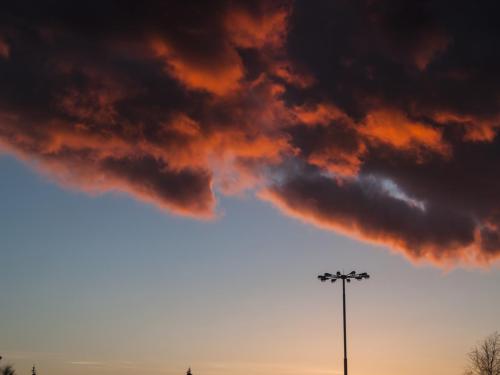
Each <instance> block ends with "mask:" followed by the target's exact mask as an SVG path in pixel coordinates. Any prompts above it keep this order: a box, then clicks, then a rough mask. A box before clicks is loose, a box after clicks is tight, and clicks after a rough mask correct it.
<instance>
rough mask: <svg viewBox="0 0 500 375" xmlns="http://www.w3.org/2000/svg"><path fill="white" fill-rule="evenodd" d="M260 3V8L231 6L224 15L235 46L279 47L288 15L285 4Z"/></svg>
mask: <svg viewBox="0 0 500 375" xmlns="http://www.w3.org/2000/svg"><path fill="white" fill-rule="evenodd" d="M270 4H271V3H262V4H259V5H260V9H257V10H255V9H253V10H250V9H249V8H246V7H245V6H232V7H231V8H230V9H229V11H228V12H227V14H226V16H225V27H226V29H227V31H228V33H229V37H230V39H231V41H232V43H234V44H235V45H236V46H238V47H243V48H257V49H261V48H280V47H282V46H283V44H284V42H285V38H286V33H287V27H288V22H287V18H288V16H289V8H288V7H287V6H282V7H272V6H270Z"/></svg>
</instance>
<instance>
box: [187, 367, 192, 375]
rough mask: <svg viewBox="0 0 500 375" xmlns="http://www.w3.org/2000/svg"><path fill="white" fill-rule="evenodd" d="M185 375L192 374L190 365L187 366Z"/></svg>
mask: <svg viewBox="0 0 500 375" xmlns="http://www.w3.org/2000/svg"><path fill="white" fill-rule="evenodd" d="M186 375H193V374H192V373H191V367H190V368H188V370H187V372H186Z"/></svg>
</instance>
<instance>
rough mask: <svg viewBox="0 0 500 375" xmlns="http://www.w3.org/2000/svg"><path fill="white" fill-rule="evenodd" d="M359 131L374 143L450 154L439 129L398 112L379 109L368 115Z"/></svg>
mask: <svg viewBox="0 0 500 375" xmlns="http://www.w3.org/2000/svg"><path fill="white" fill-rule="evenodd" d="M358 130H359V132H360V134H362V135H364V136H365V137H366V138H367V139H368V140H370V141H372V142H375V143H385V144H388V145H391V146H392V147H394V148H396V149H400V150H406V151H418V149H419V148H424V149H429V150H431V151H434V152H438V153H442V154H447V153H448V152H449V148H448V146H447V145H446V143H445V142H444V141H443V138H442V134H441V131H440V130H439V129H435V128H433V127H432V126H430V125H427V124H424V123H422V122H418V121H414V120H410V119H409V118H408V117H407V116H406V115H405V114H404V113H402V112H400V111H397V110H389V109H379V110H375V111H372V112H370V113H368V114H367V115H366V118H365V120H364V123H363V125H362V126H361V127H360V128H359V129H358Z"/></svg>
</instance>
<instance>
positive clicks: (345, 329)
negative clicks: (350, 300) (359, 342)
mask: <svg viewBox="0 0 500 375" xmlns="http://www.w3.org/2000/svg"><path fill="white" fill-rule="evenodd" d="M342 304H343V310H344V375H347V328H346V322H345V320H346V319H345V279H342Z"/></svg>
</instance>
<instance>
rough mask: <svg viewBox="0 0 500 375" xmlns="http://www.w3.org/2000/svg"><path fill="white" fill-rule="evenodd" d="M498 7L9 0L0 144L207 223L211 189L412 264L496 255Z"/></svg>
mask: <svg viewBox="0 0 500 375" xmlns="http://www.w3.org/2000/svg"><path fill="white" fill-rule="evenodd" d="M496 7H497V5H496V4H494V3H489V2H485V3H480V4H477V5H474V4H472V3H470V2H465V1H463V2H462V1H459V2H456V1H453V2H451V1H442V2H430V1H429V2H427V1H405V2H401V1H397V0H370V1H369V0H366V1H355V2H353V1H344V0H340V1H335V2H319V1H318V2H316V1H313V2H311V1H299V0H297V1H293V2H292V1H285V0H283V1H279V0H276V1H255V2H247V1H236V0H232V1H229V0H216V1H210V2H206V1H195V2H185V1H184V2H182V1H169V2H164V1H148V2H145V3H140V4H139V3H137V2H133V1H111V0H110V1H104V2H103V1H100V2H97V1H87V2H72V3H71V4H70V3H61V2H57V1H47V2H44V4H43V5H42V4H40V3H39V2H34V1H28V0H25V1H17V2H10V3H6V4H2V5H1V6H0V25H1V26H0V149H1V150H2V151H4V152H8V153H11V154H14V155H16V156H17V157H19V158H21V159H22V160H24V161H26V162H27V163H30V164H32V165H34V166H36V167H37V168H39V169H40V170H42V171H43V172H44V173H47V174H48V175H49V176H51V177H52V178H53V179H54V180H55V181H57V182H58V183H61V184H63V185H66V186H70V187H71V188H75V189H80V190H83V191H86V192H89V193H100V192H106V191H121V192H125V193H127V194H130V195H131V196H134V197H135V198H137V199H140V200H142V201H145V202H148V203H151V204H154V205H155V206H157V207H159V208H161V209H164V210H166V211H168V212H173V213H175V214H180V215H187V216H192V217H195V218H207V219H208V218H212V217H214V216H215V215H216V213H217V208H216V199H215V194H214V192H215V191H218V192H220V193H222V194H237V193H240V192H242V191H246V190H250V191H253V192H255V193H256V195H257V196H258V197H260V198H262V199H266V200H268V201H270V202H272V203H273V204H275V205H276V206H277V207H278V208H279V209H281V210H282V211H283V212H284V213H286V214H289V215H292V216H294V217H298V218H300V219H302V220H304V221H306V222H309V223H312V224H314V225H317V226H320V227H322V228H327V229H332V230H335V231H340V232H342V233H345V234H348V235H351V236H354V237H357V238H360V239H362V240H365V241H370V242H376V243H382V244H385V245H387V246H389V247H391V248H392V249H394V251H398V252H401V253H402V254H404V255H405V256H407V257H408V258H410V259H413V260H417V261H419V260H427V261H431V262H434V263H436V264H449V263H453V262H464V263H476V264H477V263H481V264H484V263H488V262H491V261H493V260H495V259H497V258H498V257H500V214H499V212H500V199H499V197H500V195H499V194H498V191H500V190H499V188H500V186H499V185H500V174H499V173H498V170H497V167H496V165H497V164H498V162H500V154H499V153H498V150H499V149H500V148H499V146H500V144H499V143H500V141H499V139H498V136H497V133H498V126H499V125H500V121H499V120H500V110H499V108H500V107H499V98H500V95H499V94H500V74H499V68H498V67H499V66H500V50H499V49H498V47H497V40H498V38H499V37H500V35H499V30H498V28H496V27H495V26H494V25H495V24H496V23H495V22H496V20H495V19H494V18H493V17H494V15H495V14H497V11H498V9H496Z"/></svg>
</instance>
